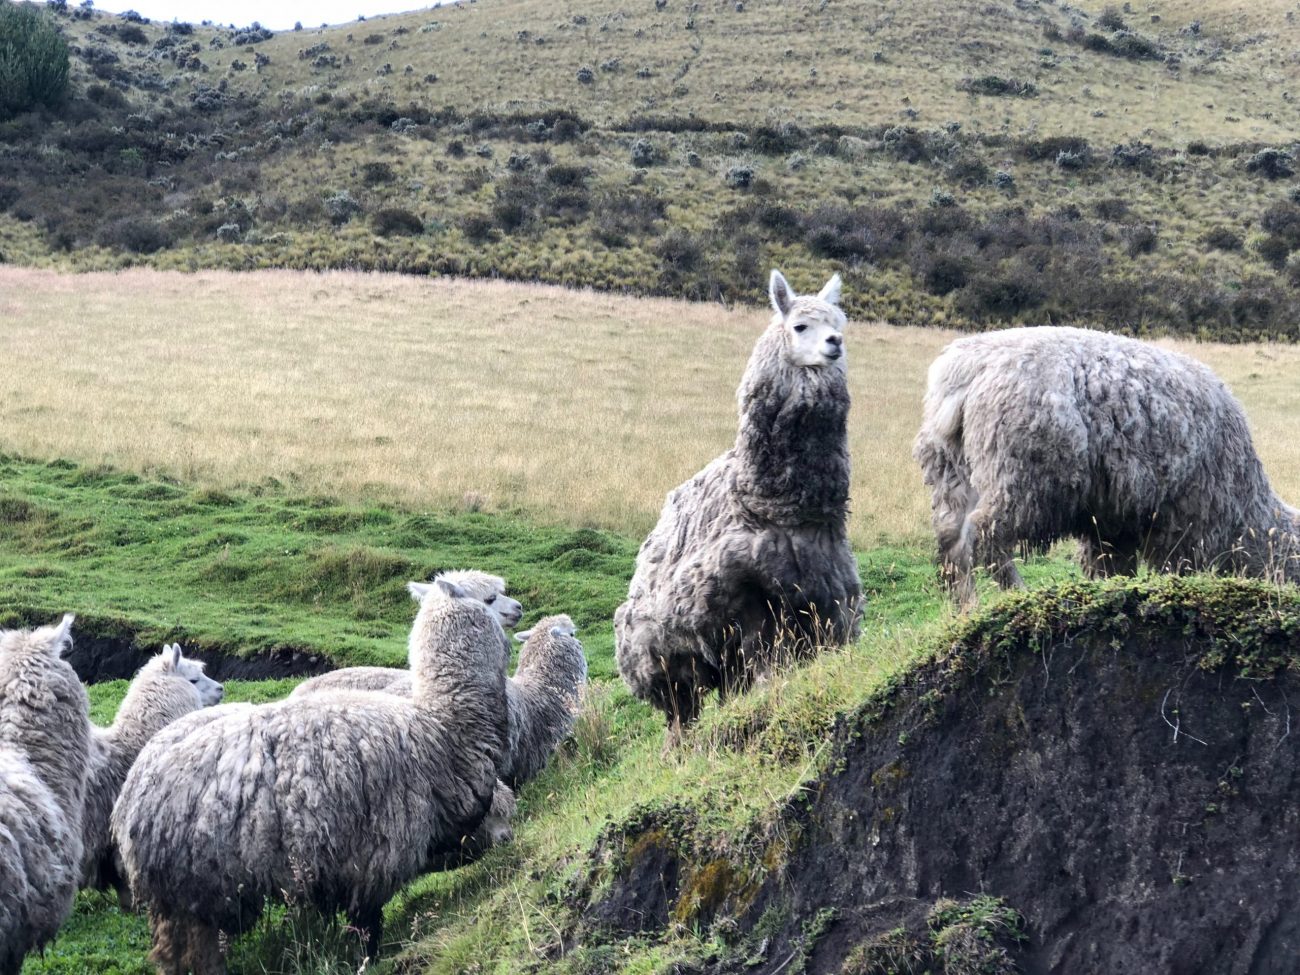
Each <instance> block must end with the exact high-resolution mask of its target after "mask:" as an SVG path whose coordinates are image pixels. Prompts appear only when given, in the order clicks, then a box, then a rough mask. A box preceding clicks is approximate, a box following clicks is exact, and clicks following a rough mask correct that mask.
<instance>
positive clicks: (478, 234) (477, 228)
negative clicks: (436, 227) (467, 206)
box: [459, 213, 495, 244]
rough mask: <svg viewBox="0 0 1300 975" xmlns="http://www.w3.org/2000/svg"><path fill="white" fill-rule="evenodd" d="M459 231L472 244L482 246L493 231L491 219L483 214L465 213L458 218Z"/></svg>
mask: <svg viewBox="0 0 1300 975" xmlns="http://www.w3.org/2000/svg"><path fill="white" fill-rule="evenodd" d="M459 226H460V229H461V231H462V232H463V233H464V234H465V236H466V237H468V238H469V239H470V241H471V242H472V243H475V244H483V243H486V242H487V241H488V240H490V239H491V237H492V232H493V230H494V229H495V227H494V225H493V223H492V218H491V217H489V216H487V215H486V214H483V213H467V214H465V216H463V217H461V218H460V222H459Z"/></svg>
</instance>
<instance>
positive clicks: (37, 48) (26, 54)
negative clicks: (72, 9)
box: [0, 0, 68, 119]
mask: <svg viewBox="0 0 1300 975" xmlns="http://www.w3.org/2000/svg"><path fill="white" fill-rule="evenodd" d="M67 91H68V45H67V42H66V41H64V40H63V38H62V37H61V36H60V34H59V32H58V29H57V28H56V27H55V26H54V24H53V23H52V22H51V21H50V19H49V18H48V17H47V16H46V14H45V12H44V11H42V10H39V9H38V8H37V7H36V6H35V5H34V4H26V3H24V4H13V3H10V2H8V0H0V119H6V118H12V117H13V116H15V115H17V114H19V113H20V112H26V111H29V110H31V109H33V108H38V107H42V106H43V107H47V108H52V107H54V106H56V105H58V104H59V103H60V102H62V101H63V98H64V96H65V95H66V94H67Z"/></svg>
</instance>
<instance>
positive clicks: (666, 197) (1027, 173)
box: [0, 0, 1300, 338]
mask: <svg viewBox="0 0 1300 975" xmlns="http://www.w3.org/2000/svg"><path fill="white" fill-rule="evenodd" d="M1128 6H1129V9H1128V10H1119V9H1112V8H1106V9H1102V8H1100V7H1098V8H1096V9H1092V8H1089V9H1080V8H1076V7H1073V6H1070V7H1068V8H1067V7H1066V6H1065V5H1061V6H1058V5H1056V4H1052V3H1045V2H1036V0H1017V2H1004V3H987V2H977V0H954V2H943V3H940V2H937V0H927V2H918V3H909V4H905V5H901V6H900V5H897V4H890V3H885V2H883V0H809V2H802V3H775V2H769V0H758V2H754V0H748V2H744V0H742V2H739V3H738V2H736V0H730V2H727V3H721V2H716V0H714V2H707V3H701V2H692V3H684V2H681V0H668V2H667V3H665V4H663V5H662V6H659V5H657V4H656V3H655V2H654V0H639V2H637V3H636V4H624V3H620V2H617V0H596V2H595V3H592V4H584V5H582V6H581V8H578V7H574V8H572V9H569V8H566V7H564V6H563V5H561V6H557V5H556V4H555V3H548V2H544V0H481V2H477V3H459V4H452V5H445V6H442V7H439V8H435V9H430V10H424V11H420V12H415V13H410V14H402V15H394V16H391V17H386V18H377V19H373V20H368V21H365V22H358V23H355V24H350V25H345V26H341V27H334V28H329V29H321V30H302V31H288V32H282V33H279V34H270V33H269V32H262V31H253V30H251V29H241V30H226V29H218V28H215V27H204V26H199V27H191V26H190V25H175V24H173V25H164V24H157V23H137V22H134V21H132V20H130V19H128V18H125V17H115V16H107V15H102V14H97V13H93V12H84V11H71V12H68V13H65V14H64V15H63V16H61V17H59V18H58V22H59V24H60V26H61V28H62V29H63V30H64V31H65V33H66V35H67V36H68V39H69V41H70V42H71V43H72V45H73V48H74V57H73V60H74V72H73V75H74V86H73V87H74V95H73V97H72V99H71V101H70V102H69V104H68V105H67V106H65V108H64V109H63V110H61V111H60V112H59V113H58V115H57V117H52V118H47V117H38V116H23V117H19V118H17V119H13V120H10V121H9V122H7V123H0V209H4V210H6V211H7V215H5V216H0V252H3V255H4V257H5V259H7V260H9V261H13V262H19V263H51V262H53V263H57V264H60V265H68V266H73V267H116V266H121V265H124V264H129V263H135V262H141V261H144V262H148V263H153V264H157V265H161V266H165V267H178V268H195V267H230V268H257V267H272V266H274V267H306V268H326V267H362V268H376V269H386V270H400V271H407V272H412V273H456V274H468V275H475V276H488V275H491V276H505V277H510V278H516V279H525V280H533V279H538V280H544V281H550V282H555V283H561V284H583V285H591V286H594V287H598V288H610V289H620V290H630V291H635V292H644V293H658V294H673V295H684V296H689V297H706V298H712V297H721V298H725V299H729V300H737V299H739V300H746V301H757V300H758V299H759V298H760V297H761V290H762V289H761V285H762V281H763V278H764V275H765V273H766V270H767V268H768V267H769V266H770V265H773V264H780V265H781V266H783V267H785V268H786V269H787V270H790V271H791V272H792V273H795V274H798V275H803V274H807V275H808V276H809V277H813V276H817V275H824V274H825V273H826V272H827V271H828V270H829V269H830V268H832V267H834V268H838V269H840V270H842V271H843V272H844V273H845V275H846V279H847V285H848V286H847V287H846V296H847V300H848V302H849V305H850V308H851V310H852V311H854V312H855V313H856V314H859V315H870V316H877V317H881V318H886V319H889V320H892V321H896V322H914V323H924V324H934V323H947V324H958V325H980V324H997V323H1006V322H1012V321H1021V320H1035V321H1042V320H1050V321H1065V320H1070V321H1084V322H1093V323H1098V324H1101V325H1104V326H1108V327H1117V328H1126V329H1129V330H1139V331H1141V330H1146V329H1164V330H1173V331H1180V332H1187V333H1191V334H1212V335H1218V336H1222V337H1227V338H1240V337H1245V336H1250V335H1263V334H1268V335H1282V336H1286V337H1294V330H1295V325H1294V323H1295V321H1296V320H1297V319H1300V315H1297V314H1296V311H1297V307H1296V295H1295V286H1294V284H1293V283H1292V282H1293V280H1300V277H1297V276H1298V275H1300V267H1293V266H1292V265H1294V264H1295V262H1292V264H1288V258H1289V256H1290V254H1291V253H1292V251H1293V250H1295V249H1296V248H1297V247H1300V229H1297V228H1300V205H1297V204H1296V203H1295V202H1294V201H1293V200H1292V199H1291V198H1290V197H1289V195H1288V191H1289V190H1290V188H1291V185H1292V180H1291V177H1290V176H1289V175H1286V174H1287V173H1288V172H1289V171H1290V170H1292V169H1293V168H1294V166H1293V165H1292V164H1291V163H1290V162H1289V161H1288V159H1287V156H1286V152H1287V151H1288V148H1287V147H1288V146H1289V145H1290V141H1291V140H1292V139H1293V138H1294V132H1295V131H1297V128H1298V126H1300V114H1298V111H1300V110H1298V109H1297V106H1296V104H1295V102H1294V100H1293V98H1292V88H1293V87H1295V86H1296V83H1297V72H1298V71H1300V67H1297V65H1296V64H1295V62H1294V60H1293V58H1292V57H1291V52H1292V51H1293V50H1294V47H1295V45H1296V43H1297V41H1298V40H1300V27H1298V26H1297V25H1296V23H1295V22H1294V18H1293V17H1291V18H1290V19H1288V18H1289V17H1290V12H1289V11H1288V8H1287V6H1286V5H1285V4H1282V3H1272V2H1271V3H1266V4H1257V5H1251V6H1250V8H1249V12H1248V14H1247V13H1242V12H1241V11H1239V10H1237V9H1236V8H1235V7H1233V5H1231V4H1216V3H1211V2H1209V0H1201V2H1199V3H1198V2H1195V0H1177V2H1176V0H1166V2H1156V0H1152V2H1150V3H1147V4H1138V5H1128ZM1270 148H1272V149H1274V150H1275V151H1274V153H1273V154H1271V155H1265V156H1260V155H1259V154H1260V152H1261V151H1262V150H1267V149H1270ZM1278 152H1281V153H1282V155H1278V154H1277V153H1278ZM1288 268H1291V270H1288ZM1293 272H1294V273H1293Z"/></svg>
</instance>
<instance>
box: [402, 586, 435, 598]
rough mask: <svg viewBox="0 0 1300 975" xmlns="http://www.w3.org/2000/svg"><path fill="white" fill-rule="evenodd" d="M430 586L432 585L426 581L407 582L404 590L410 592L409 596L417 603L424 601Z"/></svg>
mask: <svg viewBox="0 0 1300 975" xmlns="http://www.w3.org/2000/svg"><path fill="white" fill-rule="evenodd" d="M432 588H433V586H431V585H429V584H428V583H427V582H408V583H407V584H406V591H407V592H409V593H410V594H411V598H412V599H414V600H415V601H416V602H417V603H422V602H424V597H425V596H427V595H429V590H430V589H432Z"/></svg>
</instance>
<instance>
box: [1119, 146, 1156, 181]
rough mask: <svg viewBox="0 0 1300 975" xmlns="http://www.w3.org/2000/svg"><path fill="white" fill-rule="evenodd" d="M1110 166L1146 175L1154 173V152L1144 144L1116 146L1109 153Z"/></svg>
mask: <svg viewBox="0 0 1300 975" xmlns="http://www.w3.org/2000/svg"><path fill="white" fill-rule="evenodd" d="M1110 164H1111V165H1112V166H1119V167H1121V168H1123V169H1136V170H1138V171H1139V172H1141V173H1145V174H1146V175H1148V176H1149V175H1151V173H1153V172H1155V168H1156V156H1155V150H1154V149H1152V148H1151V145H1150V144H1149V143H1146V142H1137V141H1134V142H1129V143H1126V144H1124V145H1119V146H1116V147H1115V148H1114V149H1112V150H1111V153H1110Z"/></svg>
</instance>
